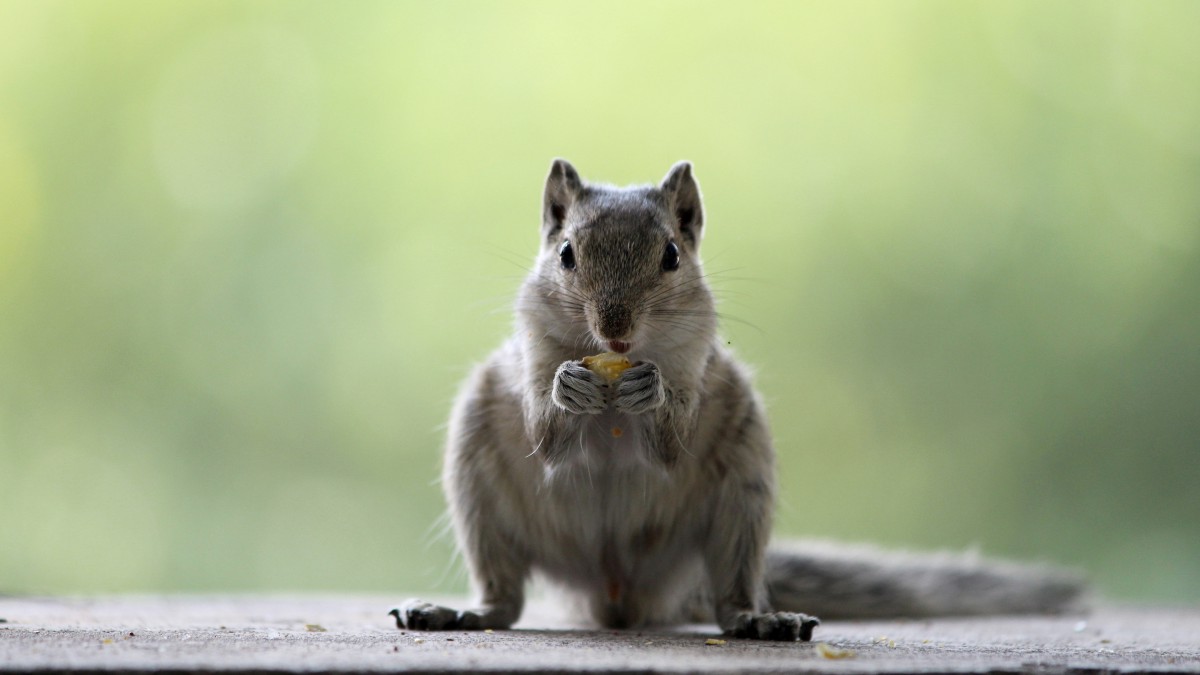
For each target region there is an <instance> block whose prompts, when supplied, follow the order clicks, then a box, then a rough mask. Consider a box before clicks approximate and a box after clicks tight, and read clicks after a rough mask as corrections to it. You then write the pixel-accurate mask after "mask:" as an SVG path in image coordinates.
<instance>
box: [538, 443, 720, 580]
mask: <svg viewBox="0 0 1200 675" xmlns="http://www.w3.org/2000/svg"><path fill="white" fill-rule="evenodd" d="M606 449H607V448H605V447H595V446H592V447H589V446H587V445H585V447H584V451H585V452H589V453H591V455H590V457H589V459H588V461H582V462H578V463H573V464H572V466H571V467H570V468H569V474H565V475H564V474H563V473H559V474H558V475H556V476H555V478H554V479H553V481H552V483H550V484H548V485H547V486H545V487H547V488H549V489H548V490H546V491H545V492H544V493H543V494H544V495H545V496H546V499H547V501H546V503H545V504H544V505H543V506H544V508H541V509H539V510H538V515H537V519H538V520H539V521H541V522H540V525H541V526H542V527H541V528H539V529H540V530H541V533H540V535H541V536H537V537H535V539H536V540H537V542H538V544H539V545H538V546H537V547H536V549H537V550H535V551H534V555H533V558H534V559H533V561H532V562H533V564H534V566H535V567H537V568H539V569H540V570H541V571H542V572H543V573H544V574H546V575H547V576H548V577H550V578H551V579H554V580H556V581H558V582H560V583H563V584H565V585H567V586H569V587H572V588H575V589H577V590H582V591H585V592H587V593H589V594H592V595H599V596H609V597H610V599H613V600H614V601H615V600H616V599H620V598H621V597H623V596H626V595H628V594H629V593H640V592H646V590H647V589H652V588H653V587H654V586H655V585H662V584H663V583H664V581H663V580H664V578H665V577H670V576H671V575H672V574H675V573H676V572H677V571H678V570H679V569H682V568H683V567H686V566H687V564H688V561H689V560H691V559H695V558H696V557H697V556H699V553H700V552H699V549H698V548H697V547H696V546H695V542H697V541H698V540H699V537H697V536H694V534H695V532H694V531H695V530H696V527H695V525H697V524H696V523H692V522H691V518H690V517H689V516H688V509H687V507H686V505H685V504H682V503H681V500H679V499H678V498H676V495H674V490H673V489H672V488H673V487H674V486H673V484H672V481H671V480H670V478H669V476H667V475H666V474H664V473H662V472H659V471H652V470H647V468H646V466H644V465H637V463H636V462H625V461H620V462H612V461H604V460H601V459H597V458H596V456H595V454H596V453H597V452H603V451H605V450H606ZM563 468H566V467H563Z"/></svg>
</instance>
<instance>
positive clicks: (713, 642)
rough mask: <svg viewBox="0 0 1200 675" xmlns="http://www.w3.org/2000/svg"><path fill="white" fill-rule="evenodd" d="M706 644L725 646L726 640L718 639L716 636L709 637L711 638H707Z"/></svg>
mask: <svg viewBox="0 0 1200 675" xmlns="http://www.w3.org/2000/svg"><path fill="white" fill-rule="evenodd" d="M704 644H706V645H708V646H709V647H720V646H723V645H724V644H725V641H724V640H718V639H716V638H709V639H707V640H705V641H704Z"/></svg>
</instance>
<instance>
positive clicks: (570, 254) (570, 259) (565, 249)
mask: <svg viewBox="0 0 1200 675" xmlns="http://www.w3.org/2000/svg"><path fill="white" fill-rule="evenodd" d="M558 259H559V260H560V261H562V266H563V269H564V270H573V269H575V251H574V250H572V249H571V242H569V241H564V242H563V243H562V246H559V247H558Z"/></svg>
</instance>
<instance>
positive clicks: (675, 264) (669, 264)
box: [663, 242, 679, 272]
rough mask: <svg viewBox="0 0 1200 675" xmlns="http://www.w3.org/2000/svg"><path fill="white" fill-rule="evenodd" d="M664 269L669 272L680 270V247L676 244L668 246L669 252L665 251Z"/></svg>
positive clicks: (672, 243)
mask: <svg viewBox="0 0 1200 675" xmlns="http://www.w3.org/2000/svg"><path fill="white" fill-rule="evenodd" d="M663 269H664V270H666V271H667V272H670V271H672V270H677V269H679V247H678V246H676V245H675V242H670V243H669V244H667V250H666V251H663Z"/></svg>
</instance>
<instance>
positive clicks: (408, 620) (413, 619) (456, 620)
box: [388, 600, 484, 631]
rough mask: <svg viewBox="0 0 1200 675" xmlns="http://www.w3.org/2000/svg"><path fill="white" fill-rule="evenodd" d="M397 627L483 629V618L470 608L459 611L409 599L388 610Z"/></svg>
mask: <svg viewBox="0 0 1200 675" xmlns="http://www.w3.org/2000/svg"><path fill="white" fill-rule="evenodd" d="M388 616H394V617H396V627H397V628H401V629H404V628H407V629H408V630H429V631H434V630H483V628H484V625H483V620H482V618H481V617H480V616H479V614H478V613H476V612H472V611H470V610H463V611H458V610H455V609H451V608H450V607H442V606H440V605H434V604H432V603H428V602H424V601H421V600H409V601H407V602H405V603H404V604H403V605H402V606H400V607H397V608H395V609H393V610H392V611H390V612H388Z"/></svg>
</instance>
